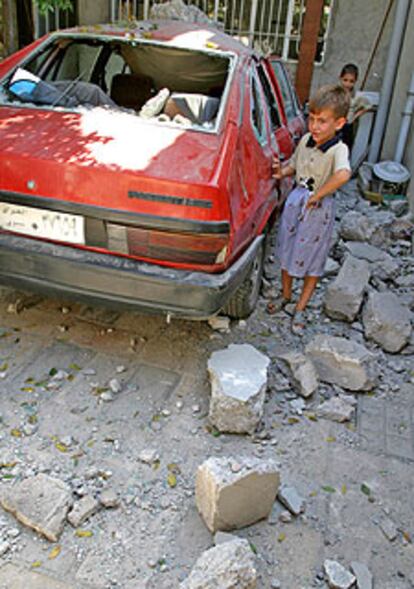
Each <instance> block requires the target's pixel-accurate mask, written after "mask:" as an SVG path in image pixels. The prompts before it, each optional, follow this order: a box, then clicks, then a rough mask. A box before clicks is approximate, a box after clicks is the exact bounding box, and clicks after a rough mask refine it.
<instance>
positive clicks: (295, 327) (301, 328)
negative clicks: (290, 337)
mask: <svg viewBox="0 0 414 589" xmlns="http://www.w3.org/2000/svg"><path fill="white" fill-rule="evenodd" d="M305 327H306V317H305V312H304V311H296V312H295V314H294V315H293V317H292V323H291V326H290V328H291V330H292V333H293V334H295V335H298V336H299V337H302V336H303V335H304V333H305Z"/></svg>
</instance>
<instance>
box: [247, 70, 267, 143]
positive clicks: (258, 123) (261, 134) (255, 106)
mask: <svg viewBox="0 0 414 589" xmlns="http://www.w3.org/2000/svg"><path fill="white" fill-rule="evenodd" d="M250 89H251V96H250V104H251V106H250V113H251V120H252V125H253V129H254V131H255V133H256V135H257V139H258V140H259V142H260V143H265V142H266V125H265V119H264V112H263V105H262V97H261V94H260V88H259V81H258V79H257V78H256V76H255V74H254V71H252V73H251V76H250Z"/></svg>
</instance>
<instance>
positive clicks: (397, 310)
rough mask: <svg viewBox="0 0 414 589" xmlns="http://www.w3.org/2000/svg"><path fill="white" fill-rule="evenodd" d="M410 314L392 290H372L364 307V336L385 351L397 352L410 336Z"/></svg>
mask: <svg viewBox="0 0 414 589" xmlns="http://www.w3.org/2000/svg"><path fill="white" fill-rule="evenodd" d="M411 318H412V314H411V312H410V311H409V309H407V307H405V306H404V305H402V304H401V303H400V301H399V298H398V297H397V295H395V294H394V293H392V292H386V293H378V292H372V293H370V295H369V298H368V302H367V303H366V305H365V307H364V311H363V314H362V320H363V324H364V331H365V337H366V338H368V339H372V340H374V341H375V342H376V343H377V344H379V345H380V346H381V347H382V348H383V349H384V350H386V351H387V352H393V353H395V352H399V351H400V350H401V349H402V348H403V347H404V346H405V345H406V344H407V343H408V342H409V341H410V337H411V331H412V328H411Z"/></svg>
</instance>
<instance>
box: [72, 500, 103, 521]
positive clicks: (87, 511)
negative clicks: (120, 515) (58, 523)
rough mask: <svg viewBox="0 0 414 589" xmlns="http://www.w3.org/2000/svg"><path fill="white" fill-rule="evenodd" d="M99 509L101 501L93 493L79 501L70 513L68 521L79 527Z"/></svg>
mask: <svg viewBox="0 0 414 589" xmlns="http://www.w3.org/2000/svg"><path fill="white" fill-rule="evenodd" d="M98 509H99V502H98V501H97V500H96V499H95V497H92V496H91V495H86V496H85V497H82V499H80V500H79V501H77V502H76V503H75V504H74V506H73V508H72V509H71V511H70V512H69V514H68V522H69V523H70V524H71V525H72V526H73V527H74V528H78V527H79V526H81V525H82V524H83V523H84V522H86V520H87V519H89V518H90V517H91V516H92V515H93V514H94V513H96V512H97V511H98Z"/></svg>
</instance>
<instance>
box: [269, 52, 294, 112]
mask: <svg viewBox="0 0 414 589" xmlns="http://www.w3.org/2000/svg"><path fill="white" fill-rule="evenodd" d="M272 68H273V71H274V72H275V76H276V79H277V81H278V82H279V86H280V90H281V92H282V96H283V102H284V104H285V112H286V118H287V119H288V121H290V120H292V119H294V118H295V117H296V116H297V115H298V111H297V104H296V100H295V96H294V94H293V91H292V88H291V85H290V81H289V79H288V77H287V75H286V72H285V70H284V68H283V65H282V64H281V63H280V62H278V61H272Z"/></svg>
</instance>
